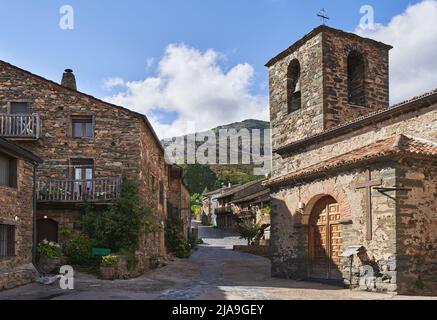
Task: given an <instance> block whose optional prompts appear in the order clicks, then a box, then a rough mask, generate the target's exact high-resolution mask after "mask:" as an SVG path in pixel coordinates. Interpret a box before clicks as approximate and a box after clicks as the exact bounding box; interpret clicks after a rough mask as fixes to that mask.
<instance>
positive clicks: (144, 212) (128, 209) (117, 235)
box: [82, 179, 156, 252]
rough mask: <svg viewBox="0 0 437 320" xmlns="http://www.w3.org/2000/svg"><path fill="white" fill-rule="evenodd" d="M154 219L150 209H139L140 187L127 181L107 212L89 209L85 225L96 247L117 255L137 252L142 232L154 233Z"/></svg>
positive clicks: (83, 223)
mask: <svg viewBox="0 0 437 320" xmlns="http://www.w3.org/2000/svg"><path fill="white" fill-rule="evenodd" d="M154 218H155V217H154V216H153V215H152V214H151V210H150V209H149V208H145V207H142V206H141V205H140V198H139V195H138V185H137V184H136V183H134V182H132V181H129V180H127V179H124V180H123V184H122V190H121V196H120V198H119V199H118V200H117V201H116V202H115V204H114V205H113V206H111V207H110V208H108V209H107V210H106V211H104V212H94V211H92V210H91V209H90V208H87V209H86V212H85V214H84V216H83V217H82V225H83V228H84V232H85V234H87V235H88V236H89V237H91V238H92V239H93V240H95V245H97V246H99V247H104V248H108V249H111V250H112V251H113V252H118V251H119V250H120V249H122V248H137V247H138V241H139V235H140V234H141V232H144V231H145V232H148V230H152V229H154V228H153V227H154V226H155V225H156V222H155V220H154Z"/></svg>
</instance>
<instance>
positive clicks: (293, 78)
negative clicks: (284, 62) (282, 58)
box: [286, 58, 302, 114]
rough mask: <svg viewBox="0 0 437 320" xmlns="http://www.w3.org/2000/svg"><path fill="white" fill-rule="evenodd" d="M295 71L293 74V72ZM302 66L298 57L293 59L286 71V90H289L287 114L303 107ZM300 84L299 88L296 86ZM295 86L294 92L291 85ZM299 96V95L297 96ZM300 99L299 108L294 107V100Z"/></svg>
mask: <svg viewBox="0 0 437 320" xmlns="http://www.w3.org/2000/svg"><path fill="white" fill-rule="evenodd" d="M292 73H293V74H292ZM301 77H302V66H301V63H300V61H299V59H297V58H293V59H291V61H290V62H289V64H288V67H287V73H286V90H287V114H293V113H294V112H296V111H299V110H301V109H302V81H301ZM298 84H299V90H298V91H296V87H297V85H298ZM292 86H294V90H293V93H291V90H290V89H291V87H292ZM297 96H298V97H297ZM294 101H298V102H299V105H298V108H292V106H293V102H294Z"/></svg>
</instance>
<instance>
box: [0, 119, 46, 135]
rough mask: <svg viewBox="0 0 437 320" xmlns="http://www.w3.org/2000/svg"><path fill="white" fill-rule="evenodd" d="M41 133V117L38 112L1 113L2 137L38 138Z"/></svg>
mask: <svg viewBox="0 0 437 320" xmlns="http://www.w3.org/2000/svg"><path fill="white" fill-rule="evenodd" d="M40 135H41V119H40V118H39V116H38V115H37V114H0V137H2V138H11V139H20V140H38V139H39V138H40Z"/></svg>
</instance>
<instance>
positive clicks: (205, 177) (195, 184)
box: [182, 164, 220, 194]
mask: <svg viewBox="0 0 437 320" xmlns="http://www.w3.org/2000/svg"><path fill="white" fill-rule="evenodd" d="M182 167H183V169H184V182H185V184H186V185H187V186H188V189H189V190H190V191H191V193H193V194H194V193H198V194H201V193H202V191H203V190H204V189H205V188H207V189H208V190H216V189H218V188H220V185H219V184H218V182H217V176H216V174H215V173H214V171H212V170H211V169H210V168H209V167H208V166H207V165H202V164H190V165H183V166H182Z"/></svg>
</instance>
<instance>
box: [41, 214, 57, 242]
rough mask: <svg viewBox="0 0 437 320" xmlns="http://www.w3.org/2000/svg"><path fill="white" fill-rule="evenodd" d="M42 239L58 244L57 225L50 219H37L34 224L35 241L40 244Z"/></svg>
mask: <svg viewBox="0 0 437 320" xmlns="http://www.w3.org/2000/svg"><path fill="white" fill-rule="evenodd" d="M44 239H46V240H48V241H54V242H58V223H57V222H56V221H54V220H51V219H39V220H38V221H37V222H36V241H37V243H40V242H41V241H43V240H44Z"/></svg>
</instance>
